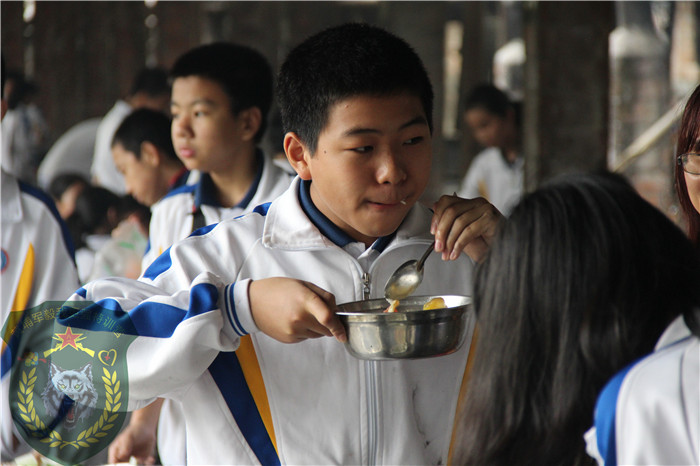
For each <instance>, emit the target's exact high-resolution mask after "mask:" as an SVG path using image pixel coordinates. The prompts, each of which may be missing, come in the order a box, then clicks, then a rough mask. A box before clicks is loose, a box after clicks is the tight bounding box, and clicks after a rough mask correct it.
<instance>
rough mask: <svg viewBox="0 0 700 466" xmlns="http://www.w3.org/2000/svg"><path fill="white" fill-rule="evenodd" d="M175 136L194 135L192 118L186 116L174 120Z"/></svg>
mask: <svg viewBox="0 0 700 466" xmlns="http://www.w3.org/2000/svg"><path fill="white" fill-rule="evenodd" d="M172 125H173V134H175V135H188V134H191V133H192V126H191V125H190V118H189V117H188V116H186V115H180V116H179V117H178V118H177V119H176V120H173V123H172Z"/></svg>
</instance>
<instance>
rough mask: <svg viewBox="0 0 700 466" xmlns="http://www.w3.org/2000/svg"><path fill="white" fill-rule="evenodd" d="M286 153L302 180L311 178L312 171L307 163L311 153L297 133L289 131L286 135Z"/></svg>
mask: <svg viewBox="0 0 700 466" xmlns="http://www.w3.org/2000/svg"><path fill="white" fill-rule="evenodd" d="M284 153H285V154H286V155H287V160H289V164H290V165H291V166H292V168H294V170H295V171H296V172H297V174H298V175H299V177H300V178H301V179H302V180H310V179H311V171H310V170H309V164H308V163H307V156H308V157H311V154H310V153H309V151H308V150H307V148H306V145H305V144H304V143H303V142H302V140H301V139H300V138H299V136H298V135H297V134H296V133H293V132H289V133H287V134H285V135H284Z"/></svg>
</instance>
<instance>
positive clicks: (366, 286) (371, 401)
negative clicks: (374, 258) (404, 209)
mask: <svg viewBox="0 0 700 466" xmlns="http://www.w3.org/2000/svg"><path fill="white" fill-rule="evenodd" d="M371 280H372V277H371V275H370V274H369V273H368V272H364V273H363V274H362V296H363V299H364V300H368V299H370V292H371V286H370V285H371V283H372V281H371ZM365 377H366V379H367V418H368V426H367V440H368V447H367V448H368V450H367V460H368V463H369V464H370V465H374V464H377V431H378V428H377V419H378V416H377V413H378V411H379V403H378V400H377V366H376V361H367V362H366V363H365Z"/></svg>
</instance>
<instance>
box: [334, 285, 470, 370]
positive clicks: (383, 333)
mask: <svg viewBox="0 0 700 466" xmlns="http://www.w3.org/2000/svg"><path fill="white" fill-rule="evenodd" d="M435 298H441V299H442V302H444V306H442V307H441V308H438V309H424V307H426V308H427V307H430V306H440V305H442V302H441V301H440V300H437V299H435ZM386 303H387V302H386V299H384V298H381V299H371V300H366V301H355V302H350V303H344V304H340V305H339V306H338V313H337V314H338V317H339V318H340V320H341V322H342V323H343V325H344V326H345V329H346V333H347V336H348V341H347V343H346V344H345V347H346V349H347V351H348V352H349V353H350V354H351V355H353V356H355V357H357V358H360V359H370V360H386V359H417V358H426V357H433V356H441V355H446V354H450V353H453V352H454V351H457V349H459V348H460V347H461V345H462V344H463V343H464V341H465V340H470V339H471V335H472V333H473V329H474V322H475V318H474V313H473V312H472V310H471V298H470V297H468V296H459V295H442V296H409V297H408V298H404V299H402V300H401V304H400V306H399V307H398V308H397V310H396V312H384V311H385V310H386V307H387V304H386ZM429 303H430V304H429Z"/></svg>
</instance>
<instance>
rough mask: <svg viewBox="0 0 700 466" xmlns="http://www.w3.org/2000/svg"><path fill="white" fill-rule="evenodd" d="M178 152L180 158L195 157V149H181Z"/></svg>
mask: <svg viewBox="0 0 700 466" xmlns="http://www.w3.org/2000/svg"><path fill="white" fill-rule="evenodd" d="M177 152H178V154H180V157H182V158H185V159H189V158H192V157H193V156H194V149H192V148H190V147H180V148H179V149H178V150H177Z"/></svg>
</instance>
